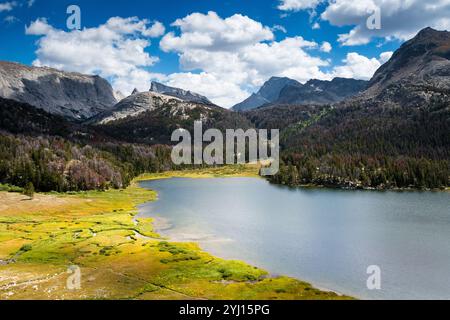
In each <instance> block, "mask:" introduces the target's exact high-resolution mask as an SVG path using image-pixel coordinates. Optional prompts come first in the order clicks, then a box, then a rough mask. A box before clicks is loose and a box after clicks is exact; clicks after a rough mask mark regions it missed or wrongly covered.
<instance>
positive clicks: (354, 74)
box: [332, 51, 393, 80]
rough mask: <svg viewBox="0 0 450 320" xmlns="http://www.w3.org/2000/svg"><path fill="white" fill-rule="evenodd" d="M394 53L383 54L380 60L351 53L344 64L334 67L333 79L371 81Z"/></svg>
mask: <svg viewBox="0 0 450 320" xmlns="http://www.w3.org/2000/svg"><path fill="white" fill-rule="evenodd" d="M392 54H393V52H390V51H389V52H383V53H382V54H381V55H380V57H379V59H377V58H367V57H365V56H363V55H360V54H358V53H356V52H350V53H348V54H347V57H346V58H345V59H344V60H343V61H342V62H343V63H344V64H343V65H340V66H337V67H334V68H333V72H332V75H333V77H340V78H353V79H359V80H370V79H371V78H372V76H373V75H374V74H375V72H376V71H377V70H378V68H380V67H381V65H382V64H384V63H385V62H387V61H388V60H389V59H390V58H391V56H392Z"/></svg>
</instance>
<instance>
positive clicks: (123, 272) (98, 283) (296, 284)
mask: <svg viewBox="0 0 450 320" xmlns="http://www.w3.org/2000/svg"><path fill="white" fill-rule="evenodd" d="M255 169H256V168H251V167H249V168H241V169H239V168H225V169H216V170H206V171H198V170H196V171H191V172H184V174H183V175H182V176H185V177H189V176H190V177H211V176H216V177H220V176H228V177H231V176H232V177H237V176H257V170H255ZM177 175H178V173H177V172H172V173H169V172H168V173H165V174H163V175H162V176H160V175H157V174H156V175H147V176H142V177H140V178H139V179H145V180H148V179H160V178H168V177H174V176H177ZM156 198H157V194H156V193H155V192H154V191H148V190H144V189H142V188H140V187H138V185H137V182H133V183H132V184H131V186H130V187H128V188H126V189H124V190H109V191H106V192H98V191H90V192H80V193H72V194H56V193H51V194H39V195H36V196H35V197H34V198H33V199H32V200H29V199H28V198H27V197H25V196H21V195H20V194H11V193H4V192H0V199H1V204H2V205H1V207H0V220H1V221H0V226H1V229H0V261H1V264H0V297H1V299H58V300H59V299H246V300H247V299H255V300H261V299H346V298H347V297H342V296H338V295H336V294H334V293H330V292H324V291H320V290H317V289H315V288H313V287H312V286H311V285H309V284H307V283H305V282H301V281H298V280H295V279H293V278H288V277H280V276H272V275H270V274H268V273H267V272H266V271H264V270H261V269H258V268H256V267H252V266H249V265H247V264H245V263H242V262H238V261H227V260H223V259H219V258H215V257H213V256H211V255H210V254H207V253H205V252H203V251H202V250H201V249H200V248H199V246H198V245H197V244H194V243H175V242H170V240H167V239H165V238H163V237H162V236H160V235H159V234H157V233H156V232H155V231H154V229H153V227H152V219H151V218H137V219H134V217H135V216H136V214H137V208H136V206H137V205H139V204H142V203H144V202H148V201H155V199H156ZM69 265H77V266H78V267H79V268H80V269H81V289H80V290H68V289H67V288H66V279H67V278H68V276H69V274H68V273H67V272H66V271H67V268H68V266H69Z"/></svg>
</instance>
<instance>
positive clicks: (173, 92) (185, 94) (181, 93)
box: [150, 82, 212, 104]
mask: <svg viewBox="0 0 450 320" xmlns="http://www.w3.org/2000/svg"><path fill="white" fill-rule="evenodd" d="M150 92H155V93H161V94H164V95H166V96H171V97H175V98H178V99H181V100H183V101H188V102H196V103H203V104H212V102H211V101H209V99H208V98H207V97H204V96H202V95H200V94H198V93H195V92H191V91H187V90H183V89H179V88H174V87H169V86H166V85H164V84H161V83H158V82H152V85H151V87H150Z"/></svg>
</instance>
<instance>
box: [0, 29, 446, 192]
mask: <svg viewBox="0 0 450 320" xmlns="http://www.w3.org/2000/svg"><path fill="white" fill-rule="evenodd" d="M0 96H1V97H3V98H4V99H0V113H1V116H2V121H1V122H0V125H1V127H0V129H1V130H2V132H4V133H2V135H3V134H12V135H14V136H17V137H18V136H27V137H28V138H27V139H28V140H27V139H22V138H20V139H19V141H21V142H18V143H19V144H22V143H27V147H26V150H32V149H33V148H32V147H30V143H31V141H34V140H32V139H38V138H36V137H40V136H42V135H44V136H51V137H55V136H59V137H61V138H62V139H64V141H66V142H64V143H65V144H69V145H70V144H76V145H77V148H84V147H87V146H95V148H97V149H98V148H102V150H104V149H105V148H106V149H107V150H109V151H108V152H110V151H111V150H122V151H120V152H119V154H120V158H121V159H127V163H134V162H133V161H134V160H133V159H135V158H133V157H131V153H130V152H128V151H126V150H128V149H127V148H129V147H126V148H125V149H121V147H119V146H121V145H122V144H126V145H131V146H133V148H140V147H137V146H144V145H149V144H150V145H158V144H163V145H170V144H171V141H170V136H171V133H172V132H173V130H175V129H178V128H185V129H187V130H192V128H193V122H194V121H195V120H202V121H203V123H204V127H205V129H207V128H213V127H214V128H218V129H221V130H225V129H235V128H242V129H247V128H251V127H256V128H261V129H262V128H267V129H271V128H274V129H281V141H280V142H281V148H282V161H281V169H280V173H279V174H278V175H276V176H274V177H271V178H270V180H271V181H272V182H275V183H282V184H289V185H301V184H309V183H312V184H316V185H317V184H320V185H329V186H340V187H349V188H353V187H365V188H405V187H419V188H422V187H423V188H436V187H442V186H448V185H450V129H449V128H450V33H449V32H446V31H436V30H433V29H430V28H427V29H424V30H422V31H421V32H419V33H418V35H417V36H416V37H414V38H413V39H411V40H409V41H407V42H406V43H404V44H403V45H402V46H401V47H400V48H399V49H398V50H397V51H396V52H395V53H394V54H393V56H392V58H391V59H390V60H389V61H388V62H387V63H386V64H384V65H383V66H382V67H381V68H380V69H379V70H378V71H377V72H376V73H375V75H374V77H373V78H372V79H371V80H370V81H369V82H365V81H359V80H353V79H342V78H336V79H333V80H332V81H320V80H310V81H308V82H307V83H305V84H301V83H299V82H297V81H295V80H292V79H288V78H278V77H273V78H271V79H270V80H269V81H268V82H267V83H265V84H264V85H263V86H262V88H261V89H260V90H259V91H258V92H257V93H255V94H254V95H252V96H251V97H249V98H248V99H247V100H246V101H244V102H242V103H241V104H239V105H237V106H235V107H234V108H233V109H234V110H237V111H240V112H234V111H233V110H227V109H224V108H221V107H219V106H216V105H214V104H213V103H211V101H210V100H209V99H208V98H206V97H204V96H201V95H199V94H196V93H193V92H190V91H187V90H182V89H178V88H173V87H168V86H166V85H163V84H159V83H156V82H154V83H152V85H151V88H150V90H149V91H146V92H139V91H137V90H135V91H134V92H133V94H131V95H130V96H128V97H122V96H120V95H119V94H118V93H117V92H114V90H113V89H112V88H111V85H109V83H108V82H107V81H106V80H105V79H102V78H100V77H98V76H88V75H82V74H78V73H70V72H62V71H58V70H55V69H50V68H38V67H27V66H22V65H19V64H16V63H10V62H0ZM116 97H117V98H116ZM119 99H120V101H118V100H119ZM30 139H31V140H30ZM5 141H9V142H4V143H5V144H6V145H5V146H4V147H5V150H6V149H7V148H9V147H7V146H11V143H12V142H11V140H10V139H9V138H8V139H6V140H5ZM33 143H34V144H36V145H42V143H41V142H36V141H35V142H33ZM33 143H32V144H31V145H33ZM64 143H62V145H64ZM0 144H1V145H3V140H1V139H0ZM105 144H106V146H105ZM1 145H0V147H1ZM99 145H101V147H99ZM44 146H45V144H43V148H44V149H43V151H42V153H40V155H41V156H40V158H39V157H38V158H39V159H38V158H36V156H37V155H32V154H29V155H27V154H19V155H17V156H16V157H13V158H8V159H10V160H8V161H11V162H0V178H1V179H0V183H1V182H4V183H11V182H14V183H16V184H20V185H23V184H24V183H25V182H26V181H25V180H26V179H27V178H26V177H30V175H24V174H23V170H24V167H23V166H24V163H29V166H31V167H36V168H39V169H36V170H41V171H40V175H31V176H32V177H34V178H33V179H41V177H42V175H46V174H47V171H48V170H50V169H49V168H50V167H52V168H53V166H54V163H53V162H52V160H51V159H52V158H51V157H47V156H46V155H45V147H44ZM112 146H114V148H113V149H111V148H112ZM17 148H19V149H20V147H17ZM19 149H18V150H19ZM0 150H1V148H0ZM65 150H67V148H66V149H65ZM124 150H125V151H124ZM139 150H140V149H139ZM30 152H31V151H30ZM55 152H57V151H55ZM61 152H63V151H61ZM102 152H103V151H101V150H98V152H97V151H96V152H94V153H92V154H96V155H97V156H98V157H100V158H102V157H103V158H102V159H103V160H102V161H105V163H110V162H111V161H112V163H111V165H110V167H117V166H118V163H119V162H120V161H121V160H120V159H116V155H109V156H107V155H106V154H102ZM122 152H125V154H122ZM149 152H150V151H149ZM86 153H87V154H90V153H88V152H87V151H86ZM112 154H114V152H113V153H112ZM164 154H165V157H166V156H167V153H166V151H164ZM75 155H76V154H75ZM59 156H60V155H59V153H58V157H59ZM17 157H19V158H17ZM22 157H25V159H22ZM130 157H131V158H130ZM18 159H21V162H17V161H18ZM68 159H69V160H70V157H69V158H67V159H65V160H64V161H69V160H68ZM114 159H115V160H114ZM139 159H141V158H139ZM153 159H154V158H153ZM38 160H39V161H38ZM36 161H38V163H36ZM61 161H62V160H61ZM124 161H125V160H124ZM139 161H140V162H139V165H138V167H139V169H136V168H135V169H133V168H129V167H126V169H122V170H125V171H124V172H123V174H124V175H125V174H126V175H127V176H126V177H127V178H126V177H125V176H122V178H124V179H125V178H126V179H125V180H129V176H128V175H134V174H137V173H139V172H142V171H143V170H144V169H146V168H147V169H148V168H149V167H148V166H149V165H150V164H149V163H145V161H144V160H142V161H144V162H141V160H139ZM155 161H157V162H158V165H157V167H158V168H163V167H164V166H163V165H161V162H159V160H155ZM69 162H70V161H69ZM69 162H67V163H66V165H67V164H68V163H69ZM134 165H135V164H133V166H134ZM151 166H152V167H155V163H153V162H152V164H151ZM10 167H11V168H13V169H11V168H10ZM27 168H28V167H27ZM58 168H60V167H58ZM100 169H101V166H99V165H93V166H92V168H90V170H94V171H95V170H100ZM46 170H47V171H46ZM52 170H53V169H52ZM55 170H56V169H55ZM58 170H60V169H58ZM130 170H131V171H130ZM58 172H59V171H58ZM62 172H64V170H62ZM102 172H103V171H102ZM80 174H81V173H80ZM91 176H92V175H91ZM91 176H86V179H88V178H89V177H91ZM108 176H111V175H108ZM20 177H22V178H20ZM108 179H109V178H108ZM108 179H107V181H109V180H108ZM111 179H112V178H111ZM39 181H41V180H33V183H34V182H36V183H38V182H39ZM52 181H53V180H52ZM54 181H57V180H54ZM58 181H59V180H58ZM39 183H41V182H39ZM55 183H56V182H55ZM51 185H52V183H49V184H48V185H46V187H45V190H49V189H51V187H50V186H51ZM77 186H78V187H79V185H77Z"/></svg>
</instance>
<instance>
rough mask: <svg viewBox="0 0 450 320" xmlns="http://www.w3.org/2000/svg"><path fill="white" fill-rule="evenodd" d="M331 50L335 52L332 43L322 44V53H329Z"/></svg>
mask: <svg viewBox="0 0 450 320" xmlns="http://www.w3.org/2000/svg"><path fill="white" fill-rule="evenodd" d="M331 50H333V47H332V46H331V43H329V42H327V41H324V42H322V45H321V46H320V51H322V52H326V53H328V52H331Z"/></svg>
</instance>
